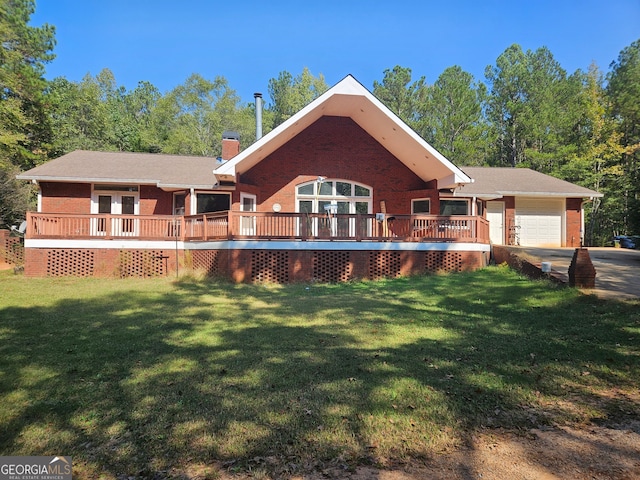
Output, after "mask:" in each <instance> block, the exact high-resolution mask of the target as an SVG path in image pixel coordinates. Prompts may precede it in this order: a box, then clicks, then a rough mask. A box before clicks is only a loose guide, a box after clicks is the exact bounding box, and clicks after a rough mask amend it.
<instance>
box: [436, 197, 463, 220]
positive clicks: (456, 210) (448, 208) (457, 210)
mask: <svg viewBox="0 0 640 480" xmlns="http://www.w3.org/2000/svg"><path fill="white" fill-rule="evenodd" d="M440 215H445V216H449V215H469V202H467V201H466V200H451V199H440Z"/></svg>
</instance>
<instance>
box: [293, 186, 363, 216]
mask: <svg viewBox="0 0 640 480" xmlns="http://www.w3.org/2000/svg"><path fill="white" fill-rule="evenodd" d="M372 200H373V189H372V188H371V187H369V186H367V185H362V184H360V183H355V182H350V181H348V180H340V179H326V178H323V177H318V179H317V180H315V181H311V182H306V183H302V184H300V185H298V186H297V187H296V208H297V211H298V212H300V213H325V212H327V211H328V212H331V213H351V214H354V213H361V214H366V213H371V211H372V210H371V202H372Z"/></svg>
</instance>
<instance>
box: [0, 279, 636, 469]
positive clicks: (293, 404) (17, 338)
mask: <svg viewBox="0 0 640 480" xmlns="http://www.w3.org/2000/svg"><path fill="white" fill-rule="evenodd" d="M0 291H1V292H3V293H2V297H1V299H0V455H50V454H58V455H59V454H63V455H72V456H73V461H74V478H105V479H111V478H114V479H115V478H118V477H119V476H122V475H125V476H134V477H141V478H153V476H154V475H157V476H165V477H172V476H173V477H179V476H180V475H185V476H186V475H187V474H188V472H190V471H194V469H196V470H197V471H198V477H199V478H216V477H217V476H218V472H219V469H228V470H232V471H233V470H237V471H241V472H247V471H254V472H256V471H257V472H268V473H269V474H270V475H274V476H287V475H289V474H293V473H296V472H298V473H299V472H302V471H308V470H314V469H322V468H323V467H325V466H327V465H334V466H340V467H343V468H351V467H353V466H355V465H357V464H362V463H373V464H376V465H382V466H384V465H387V464H389V463H391V462H403V461H420V460H425V459H428V458H429V456H431V455H435V454H437V453H438V452H442V451H445V450H447V449H450V448H452V447H455V446H456V445H458V444H461V443H464V442H465V441H467V440H468V439H469V437H470V435H472V434H473V432H474V431H476V430H478V429H482V428H491V427H504V428H509V429H513V430H523V431H524V430H526V429H529V428H532V427H538V426H540V425H548V424H554V423H566V422H585V423H586V422H593V421H596V422H618V421H624V420H625V419H630V418H633V419H637V418H638V413H637V412H638V411H639V410H638V404H637V401H638V385H639V384H640V369H639V368H638V367H639V366H640V309H639V308H638V306H639V305H638V302H614V301H604V300H599V299H597V298H595V297H592V296H585V295H582V294H580V293H579V292H578V291H576V290H573V289H569V288H558V287H555V286H554V285H552V284H550V283H547V282H544V281H531V280H528V279H526V278H524V277H521V276H519V275H518V274H516V273H514V272H513V271H511V270H509V269H507V268H503V267H492V268H487V269H483V270H481V271H477V272H474V273H465V274H455V275H438V276H426V277H415V278H407V279H397V280H388V281H380V282H361V283H349V284H338V285H318V284H313V285H287V286H275V285H271V286H269V285H230V284H226V283H217V282H212V281H206V280H200V279H192V278H182V279H179V280H175V279H167V278H162V279H147V280H107V279H73V278H72V279H55V278H51V279H28V278H24V277H20V276H14V275H13V274H12V273H3V274H1V275H0ZM264 474H265V475H266V473H264Z"/></svg>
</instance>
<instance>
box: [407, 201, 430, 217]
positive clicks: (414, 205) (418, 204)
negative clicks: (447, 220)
mask: <svg viewBox="0 0 640 480" xmlns="http://www.w3.org/2000/svg"><path fill="white" fill-rule="evenodd" d="M411 213H416V214H417V213H424V214H429V213H431V199H429V198H419V199H416V200H411Z"/></svg>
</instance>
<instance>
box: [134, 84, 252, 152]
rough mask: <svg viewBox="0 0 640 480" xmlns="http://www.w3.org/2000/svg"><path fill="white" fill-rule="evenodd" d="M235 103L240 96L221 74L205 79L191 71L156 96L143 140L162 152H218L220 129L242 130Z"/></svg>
mask: <svg viewBox="0 0 640 480" xmlns="http://www.w3.org/2000/svg"><path fill="white" fill-rule="evenodd" d="M239 104H240V98H239V97H238V96H237V94H236V92H235V91H234V90H232V89H231V88H230V87H229V85H228V83H227V80H226V79H224V78H223V77H216V78H215V79H214V80H213V81H209V80H206V79H204V78H203V77H201V76H200V75H197V74H194V75H191V76H190V77H189V78H188V79H187V81H186V82H185V84H184V85H180V86H178V87H176V88H175V89H173V90H172V91H171V92H169V93H168V94H167V95H165V96H164V97H162V98H161V99H159V100H158V103H157V106H156V108H155V109H153V110H152V111H151V114H150V119H149V125H150V128H149V131H148V134H147V137H146V140H147V142H148V143H149V144H150V145H152V146H153V148H154V149H157V150H159V151H162V152H165V153H174V154H181V155H203V156H219V155H220V152H221V148H222V147H221V142H222V133H223V131H225V130H237V131H243V130H244V132H241V133H245V132H246V125H245V122H243V121H242V120H241V119H239V117H238V115H237V113H238V110H239Z"/></svg>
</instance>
